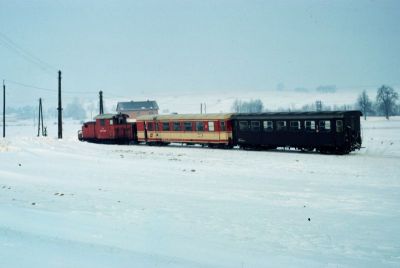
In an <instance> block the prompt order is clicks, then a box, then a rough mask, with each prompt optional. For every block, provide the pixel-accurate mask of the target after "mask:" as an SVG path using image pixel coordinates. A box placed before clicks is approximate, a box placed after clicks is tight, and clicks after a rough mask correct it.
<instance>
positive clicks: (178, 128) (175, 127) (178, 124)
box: [174, 122, 181, 131]
mask: <svg viewBox="0 0 400 268" xmlns="http://www.w3.org/2000/svg"><path fill="white" fill-rule="evenodd" d="M180 130H181V124H180V123H179V122H174V131H180Z"/></svg>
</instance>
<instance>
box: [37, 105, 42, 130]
mask: <svg viewBox="0 0 400 268" xmlns="http://www.w3.org/2000/svg"><path fill="white" fill-rule="evenodd" d="M41 108H42V98H39V113H38V124H37V125H38V128H37V136H38V137H39V136H40V114H41V111H40V110H41Z"/></svg>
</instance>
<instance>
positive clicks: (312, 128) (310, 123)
mask: <svg viewBox="0 0 400 268" xmlns="http://www.w3.org/2000/svg"><path fill="white" fill-rule="evenodd" d="M304 125H305V129H306V130H307V131H315V121H305V122H304Z"/></svg>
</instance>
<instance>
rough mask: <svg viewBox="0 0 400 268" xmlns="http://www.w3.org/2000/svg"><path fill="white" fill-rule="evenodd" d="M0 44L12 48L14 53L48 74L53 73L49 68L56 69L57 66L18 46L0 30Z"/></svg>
mask: <svg viewBox="0 0 400 268" xmlns="http://www.w3.org/2000/svg"><path fill="white" fill-rule="evenodd" d="M0 44H1V45H3V47H6V48H8V49H10V50H12V51H13V52H14V53H16V54H17V55H19V56H21V57H22V58H24V59H25V60H27V61H29V62H31V63H32V64H35V65H36V66H38V67H39V68H40V69H41V70H43V71H45V72H46V73H48V74H51V75H53V72H51V71H50V70H52V71H56V70H57V68H55V67H54V66H52V65H50V64H49V63H47V62H45V61H44V60H42V59H40V58H38V57H37V56H35V55H33V54H32V53H31V52H29V51H27V50H26V49H23V48H22V47H21V46H19V45H18V44H17V43H15V42H14V41H13V40H11V39H10V38H9V37H8V36H7V35H5V34H4V33H1V32H0Z"/></svg>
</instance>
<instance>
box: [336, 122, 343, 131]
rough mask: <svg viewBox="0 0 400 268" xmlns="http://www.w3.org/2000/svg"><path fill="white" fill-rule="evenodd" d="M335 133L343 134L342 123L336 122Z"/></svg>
mask: <svg viewBox="0 0 400 268" xmlns="http://www.w3.org/2000/svg"><path fill="white" fill-rule="evenodd" d="M336 132H338V133H340V132H343V121H342V120H336Z"/></svg>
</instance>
